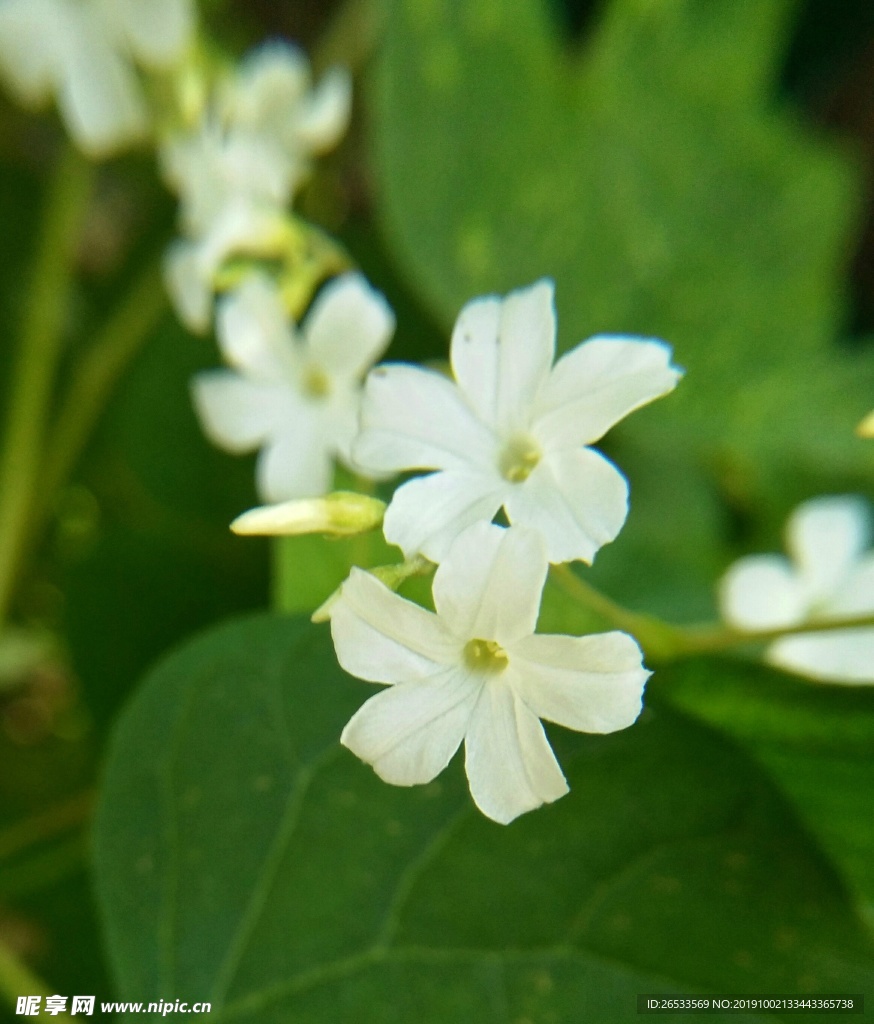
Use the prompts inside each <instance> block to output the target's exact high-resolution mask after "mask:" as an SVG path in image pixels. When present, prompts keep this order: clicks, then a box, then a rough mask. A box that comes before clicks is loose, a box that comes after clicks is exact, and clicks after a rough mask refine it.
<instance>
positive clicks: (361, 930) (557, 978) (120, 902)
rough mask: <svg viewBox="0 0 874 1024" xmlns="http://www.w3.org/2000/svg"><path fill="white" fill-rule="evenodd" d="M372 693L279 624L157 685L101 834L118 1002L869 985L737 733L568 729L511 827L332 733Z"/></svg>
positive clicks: (198, 659)
mask: <svg viewBox="0 0 874 1024" xmlns="http://www.w3.org/2000/svg"><path fill="white" fill-rule="evenodd" d="M371 692H372V689H371V688H370V687H367V686H366V685H364V684H362V683H360V682H358V681H356V680H352V679H350V678H349V677H347V676H345V675H344V674H343V672H342V671H341V670H340V669H339V668H338V667H337V665H336V662H335V660H334V658H333V653H332V650H331V644H330V638H329V635H328V631H327V630H326V629H325V628H324V627H313V626H310V625H307V624H305V623H302V622H300V621H293V620H283V619H275V618H270V617H259V618H256V619H251V620H247V621H244V622H242V623H237V624H232V625H229V626H226V627H224V628H222V629H219V630H216V631H214V632H212V633H210V634H208V635H206V636H204V637H203V638H201V639H199V640H197V641H195V642H194V643H192V644H191V645H190V646H188V647H186V648H184V649H183V650H181V651H180V652H178V653H177V654H175V655H173V656H172V657H170V658H169V659H168V660H167V661H165V662H164V663H163V664H162V665H161V666H160V667H159V668H158V669H157V670H156V671H155V672H154V673H153V674H152V675H151V676H150V677H149V678H148V679H147V680H146V682H145V684H144V686H143V688H142V690H141V691H140V692H139V694H138V696H137V698H136V699H135V701H134V702H133V704H132V705H131V706H130V707H129V709H128V711H127V713H126V714H125V715H124V716H123V719H122V721H121V723H120V726H119V728H118V732H117V734H116V736H115V740H114V743H113V745H112V749H111V752H110V758H109V764H108V767H107V772H106V779H105V786H104V791H103V796H102V801H101V807H100V811H99V815H98V819H97V824H96V833H95V839H96V871H97V888H98V893H99V897H100V900H101V903H102V907H103V913H104V918H105V926H106V935H107V946H108V949H109V952H110V956H111V960H112V963H113V967H114V972H115V975H116V979H117V982H118V988H119V994H120V996H121V997H122V998H125V999H134V1000H137V999H141V1000H150V999H155V1000H157V999H158V998H165V999H166V998H173V999H176V998H179V999H188V1000H209V1001H211V1002H212V1003H213V1012H212V1018H213V1019H217V1020H235V1021H252V1022H255V1021H257V1022H262V1021H280V1020H283V1021H284V1020H289V1019H294V1020H295V1021H300V1022H313V1024H315V1022H324V1021H327V1020H347V1019H348V1020H355V1021H356V1022H361V1024H367V1022H371V1021H372V1022H374V1024H376V1022H382V1024H390V1022H398V1024H400V1022H406V1021H410V1020H416V1021H421V1022H423V1024H426V1022H429V1021H434V1022H438V1021H439V1022H447V1021H463V1020H464V1021H467V1020H479V1019H482V1020H486V1021H492V1020H495V1021H498V1020H500V1021H506V1020H522V1019H531V1020H533V1021H554V1022H556V1024H561V1022H568V1024H570V1022H571V1021H574V1022H575V1021H579V1020H581V1019H585V1020H603V1021H622V1020H634V1019H636V1018H637V1015H636V1010H635V994H636V993H638V992H647V991H652V990H661V991H680V992H683V991H691V990H695V989H699V990H700V989H703V990H710V991H713V990H715V989H723V990H734V991H786V990H789V991H811V990H819V991H824V990H844V991H851V990H852V991H861V990H863V989H864V988H865V987H866V986H870V984H871V982H872V981H874V973H872V960H871V950H870V946H869V944H868V940H867V938H866V936H865V933H864V930H863V929H862V928H861V926H860V925H859V923H858V922H857V920H856V918H855V917H854V915H853V913H852V911H851V910H850V908H849V907H848V904H847V900H846V898H845V896H844V893H843V891H842V889H841V887H840V885H839V884H838V883H837V882H836V880H835V878H834V876H833V875H832V873H831V871H830V869H829V867H828V866H827V864H826V863H825V862H824V861H823V860H822V859H821V857H820V855H819V854H818V853H817V852H816V849H815V848H813V847H812V846H811V844H810V843H809V842H808V839H807V836H806V834H805V832H804V831H803V829H802V828H801V827H800V826H799V824H798V822H797V820H796V818H795V817H794V815H793V813H792V812H791V811H789V810H787V807H786V805H785V804H784V803H783V802H782V801H781V798H780V797H779V796H778V795H777V793H776V792H775V790H774V789H773V788H772V787H771V785H770V784H769V783H768V782H767V781H765V778H764V776H763V775H762V773H761V772H760V770H759V769H757V768H756V767H755V766H754V765H753V764H752V763H751V762H749V761H748V760H746V759H745V758H744V756H743V755H742V754H740V753H739V751H738V750H737V749H736V748H734V747H733V746H731V745H729V744H727V743H726V742H725V741H723V740H720V739H719V738H718V735H717V734H715V733H713V732H711V731H710V730H708V729H706V728H703V727H700V726H695V725H692V724H690V722H689V721H687V720H685V719H678V718H676V717H675V716H674V715H673V714H671V713H669V712H658V713H653V712H648V713H647V714H646V715H645V716H644V717H643V718H642V719H641V721H640V722H639V723H638V724H637V725H636V726H635V727H634V728H632V729H630V730H627V731H626V732H623V733H619V734H616V735H612V736H607V737H583V736H577V735H574V734H570V733H566V732H563V731H561V730H556V735H555V737H554V739H555V741H556V744H557V747H558V749H559V755H560V757H561V759H562V762H563V764H564V766H565V768H566V770H567V773H568V777H569V780H570V783H571V786H572V791H571V794H570V795H569V796H568V797H566V798H564V799H562V800H561V801H559V802H558V803H557V804H555V805H553V806H552V807H548V808H545V809H542V810H540V811H538V812H536V813H534V814H531V815H528V816H526V817H524V818H523V819H521V820H519V821H518V822H516V823H514V824H513V825H511V826H509V827H506V828H505V827H502V826H498V825H495V824H493V823H492V822H489V821H488V820H486V819H484V818H482V817H481V816H480V815H479V814H478V813H477V812H476V811H475V810H474V809H473V808H472V806H471V803H470V799H469V796H468V794H467V791H466V787H465V785H464V781H463V777H462V772H461V766H460V763H459V762H458V760H456V762H455V763H454V764H453V766H451V767H450V769H449V770H448V771H447V772H446V773H445V775H444V776H443V777H441V778H440V779H439V780H438V781H437V782H435V783H432V784H431V785H429V786H425V787H418V788H415V789H411V790H405V789H400V788H395V787H391V786H387V785H384V784H383V783H381V782H380V781H379V780H378V779H377V778H376V777H375V776H374V774H373V773H372V771H371V770H370V769H369V768H367V767H366V766H364V765H361V764H360V763H358V762H357V761H356V760H355V758H354V757H352V756H351V755H350V754H349V753H348V752H347V751H345V750H343V749H342V748H341V747H340V746H339V744H338V742H337V737H338V734H339V732H340V729H341V727H342V725H343V723H344V722H345V720H346V719H347V717H348V716H349V715H350V714H351V713H352V711H353V710H354V709H355V707H356V706H357V705H358V704H359V703H360V702H361V701H362V699H363V698H365V697H366V696H367V695H368V694H369V693H371ZM708 1019H718V1018H708ZM726 1019H728V1018H726ZM731 1019H733V1020H738V1019H739V1018H737V1017H733V1018H731ZM809 1019H816V1018H815V1017H813V1018H809Z"/></svg>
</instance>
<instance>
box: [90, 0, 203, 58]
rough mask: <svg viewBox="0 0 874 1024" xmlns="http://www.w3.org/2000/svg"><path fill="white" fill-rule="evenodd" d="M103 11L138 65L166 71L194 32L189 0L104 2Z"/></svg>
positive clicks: (191, 6)
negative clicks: (124, 40) (122, 37)
mask: <svg viewBox="0 0 874 1024" xmlns="http://www.w3.org/2000/svg"><path fill="white" fill-rule="evenodd" d="M103 6H104V9H105V10H106V12H107V14H108V15H110V16H111V17H112V18H113V20H114V21H115V22H116V24H117V25H118V26H119V27H120V28H121V29H122V31H123V32H124V34H125V36H126V37H127V41H128V44H129V46H130V48H131V51H132V52H133V53H134V55H135V56H136V58H137V60H138V61H140V63H141V64H145V65H146V66H147V67H151V68H167V67H171V66H172V65H173V64H175V63H176V62H177V61H178V60H179V59H180V58H181V57H182V55H183V52H184V50H185V47H186V46H187V45H188V43H189V42H190V40H191V36H192V34H193V31H194V22H195V7H194V3H193V2H192V0H149V2H148V3H147V4H146V3H143V0H105V2H104V5H103Z"/></svg>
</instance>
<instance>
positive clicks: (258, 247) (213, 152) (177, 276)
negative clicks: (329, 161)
mask: <svg viewBox="0 0 874 1024" xmlns="http://www.w3.org/2000/svg"><path fill="white" fill-rule="evenodd" d="M350 107H351V81H350V78H349V75H348V73H347V72H346V71H344V70H342V69H340V68H334V69H332V70H330V71H328V72H327V73H326V74H325V75H324V76H323V78H322V79H321V81H320V82H319V84H318V85H317V86H315V87H313V86H312V85H311V77H310V70H309V63H308V61H307V59H306V57H305V56H304V54H303V53H302V52H301V51H300V50H298V49H297V48H296V47H294V46H292V45H290V44H286V43H277V42H273V43H268V44H265V45H264V46H262V47H260V48H259V49H257V50H255V51H254V52H253V53H251V54H250V55H249V56H248V57H246V58H245V59H244V61H243V63H242V66H241V67H240V68H239V69H238V71H237V72H236V74H235V75H234V76H233V77H231V78H228V79H226V80H225V81H224V82H223V83H222V84H221V86H220V87H219V90H218V95H217V96H216V97H215V99H214V102H213V103H212V104H210V105H208V106H207V108H206V109H205V110H204V111H203V114H202V117H201V119H200V121H199V122H198V124H197V125H196V126H195V127H194V128H193V129H192V130H191V131H188V132H179V133H176V134H175V135H173V136H171V137H170V138H168V139H166V140H165V141H164V143H163V144H162V147H161V162H162V166H163V170H164V176H165V178H166V179H167V182H168V184H169V185H170V187H171V188H172V189H174V191H176V192H177V193H178V194H179V197H180V202H181V207H180V219H181V226H182V231H183V234H184V236H185V238H184V240H183V241H181V242H177V243H176V244H175V245H174V246H173V247H172V248H171V250H170V252H169V253H168V257H167V262H166V275H167V281H168V288H169V290H170V293H171V296H172V297H173V299H174V303H175V305H176V307H177V310H178V312H179V315H180V317H181V318H182V320H183V321H184V322H185V323H186V325H187V326H188V327H190V328H191V329H192V330H195V331H204V330H206V328H207V327H208V326H209V322H210V318H211V313H212V293H213V281H214V278H215V274H216V272H217V271H218V269H219V268H220V266H221V264H222V263H223V262H224V261H225V260H226V259H227V258H228V257H230V256H232V255H239V254H242V253H252V254H259V253H260V254H265V251H266V252H269V251H270V250H271V247H272V246H274V244H275V239H276V237H277V234H278V233H281V231H282V225H283V222H284V218H285V214H286V208H287V206H288V204H289V203H290V202H291V199H292V197H293V195H294V193H295V191H296V190H297V188H298V186H299V185H300V184H301V182H302V181H303V180H304V179H305V178H306V176H307V174H308V173H309V170H310V164H311V158H312V157H313V156H314V155H316V154H318V153H321V152H323V151H325V150H327V149H329V148H330V147H331V146H333V145H335V144H336V143H337V142H338V141H339V139H340V137H341V136H342V134H343V132H344V131H345V129H346V126H347V124H348V121H349V112H350Z"/></svg>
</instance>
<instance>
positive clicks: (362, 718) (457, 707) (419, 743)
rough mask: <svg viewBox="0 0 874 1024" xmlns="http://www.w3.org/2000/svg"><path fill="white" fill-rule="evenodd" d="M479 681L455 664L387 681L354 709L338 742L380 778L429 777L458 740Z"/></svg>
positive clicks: (410, 781) (414, 781)
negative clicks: (425, 674)
mask: <svg viewBox="0 0 874 1024" xmlns="http://www.w3.org/2000/svg"><path fill="white" fill-rule="evenodd" d="M481 686H482V683H481V682H479V681H477V680H475V679H474V678H473V677H472V675H471V674H470V673H469V672H464V671H462V670H461V669H459V668H450V669H446V670H444V671H442V672H441V673H440V674H438V675H436V676H432V677H430V678H428V679H423V680H417V681H415V682H407V683H400V684H399V685H397V686H392V687H390V689H388V690H383V691H382V692H381V693H378V694H377V695H376V696H375V697H371V698H370V700H368V701H367V702H366V703H365V704H364V705H363V706H362V707H361V708H359V710H358V711H357V712H356V714H355V715H353V716H352V718H351V720H350V721H349V723H348V724H347V725H346V728H345V729H344V730H343V733H342V735H341V736H340V742H341V743H342V744H343V745H344V746H346V747H348V748H349V749H350V750H351V751H352V753H353V754H355V755H356V756H358V757H360V758H361V760H362V761H366V762H367V763H368V764H371V765H373V769H374V771H375V772H376V774H377V775H378V776H379V777H380V778H381V779H384V780H385V781H386V782H390V783H392V784H393V785H395V786H416V785H419V784H420V783H425V782H430V781H431V780H432V779H433V778H435V777H436V776H437V775H439V774H440V772H442V771H443V769H444V768H445V767H446V765H447V764H449V762H450V760H451V759H452V755H453V754H454V753H455V751H456V750H458V748H459V746H460V745H461V741H462V739H463V738H464V733H465V730H466V729H467V724H468V722H469V721H470V715H471V712H472V710H473V707H474V705H475V704H476V699H477V696H478V695H479V690H480V688H481Z"/></svg>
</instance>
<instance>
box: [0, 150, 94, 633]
mask: <svg viewBox="0 0 874 1024" xmlns="http://www.w3.org/2000/svg"><path fill="white" fill-rule="evenodd" d="M93 176H94V170H93V167H92V166H91V165H90V164H89V163H88V161H87V160H86V159H85V158H84V157H83V156H81V155H80V154H79V153H78V152H77V151H76V149H75V148H74V147H73V146H67V148H66V150H65V152H64V154H63V156H62V157H61V159H60V160H59V161H58V163H57V165H56V167H55V169H54V175H53V179H52V182H51V184H50V186H49V190H48V196H47V201H46V207H45V214H44V217H43V223H42V228H41V231H40V234H39V238H38V241H37V247H36V256H35V261H34V269H33V276H32V279H31V283H30V287H29V290H28V293H27V297H26V300H25V307H24V315H23V321H22V329H21V335H20V339H21V340H20V348H19V353H18V361H17V364H16V366H15V369H14V371H13V379H12V382H11V388H10V399H9V403H10V404H9V410H8V414H7V421H6V427H5V431H4V435H3V450H2V454H0V623H2V622H3V621H5V620H6V618H7V616H8V613H9V606H10V603H11V601H12V597H13V593H14V587H15V583H16V579H17V576H18V573H19V570H20V567H21V563H22V558H23V555H24V552H25V548H26V537H27V534H28V531H29V526H30V518H31V516H32V514H33V508H34V502H35V500H36V495H37V492H38V474H39V467H40V463H41V459H42V450H43V445H44V442H45V434H46V429H47V423H48V417H49V410H50V407H51V401H52V394H53V388H54V384H55V373H56V370H57V366H58V362H59V360H60V357H61V352H62V347H63V337H64V327H65V320H66V316H67V312H68V309H69V300H70V293H71V289H72V280H73V275H72V271H73V264H74V260H75V246H76V242H77V239H78V238H79V234H80V229H81V226H82V221H83V219H84V216H85V212H86V209H87V205H88V200H89V197H90V195H91V186H92V181H93Z"/></svg>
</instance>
